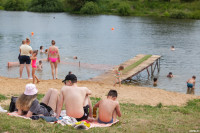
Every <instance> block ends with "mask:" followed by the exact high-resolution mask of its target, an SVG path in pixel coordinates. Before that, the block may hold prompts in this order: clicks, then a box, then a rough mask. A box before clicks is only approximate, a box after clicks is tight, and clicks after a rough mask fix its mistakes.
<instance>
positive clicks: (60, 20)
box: [0, 11, 200, 95]
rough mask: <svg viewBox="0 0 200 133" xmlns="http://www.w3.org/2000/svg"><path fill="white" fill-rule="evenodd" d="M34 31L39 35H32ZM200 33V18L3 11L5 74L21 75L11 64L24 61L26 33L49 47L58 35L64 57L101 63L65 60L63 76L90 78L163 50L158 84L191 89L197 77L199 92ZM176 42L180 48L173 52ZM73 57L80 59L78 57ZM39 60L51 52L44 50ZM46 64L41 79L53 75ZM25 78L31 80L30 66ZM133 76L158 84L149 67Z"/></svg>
mask: <svg viewBox="0 0 200 133" xmlns="http://www.w3.org/2000/svg"><path fill="white" fill-rule="evenodd" d="M54 17H55V18H54ZM112 27H113V28H115V30H113V31H112V30H111V28H112ZM31 32H34V33H35V34H34V36H32V37H31ZM199 35H200V21H199V20H174V19H165V18H146V17H120V16H110V15H99V16H76V15H69V14H66V13H31V12H7V11H0V76H6V77H19V68H18V67H12V68H9V69H8V68H7V62H15V61H18V60H17V56H18V54H19V46H20V45H21V41H22V40H24V39H25V38H26V37H29V38H30V39H31V46H32V48H33V49H39V46H41V45H43V46H44V48H48V47H49V46H50V45H51V40H52V39H54V40H55V41H56V45H57V46H58V47H59V50H60V55H61V60H62V61H64V62H78V61H81V63H87V64H95V65H96V67H97V68H96V69H93V68H79V67H77V66H74V65H70V64H59V68H58V78H60V79H63V78H64V77H65V75H66V74H67V73H68V71H72V72H73V73H75V74H76V75H77V76H78V79H79V80H87V79H89V78H92V77H94V76H97V75H99V74H101V73H103V72H105V70H106V69H107V68H109V67H110V66H114V65H118V64H120V63H122V62H124V61H126V60H128V59H130V58H132V57H134V56H136V55H137V54H157V55H161V56H162V59H161V71H160V73H159V74H156V76H157V77H158V86H157V88H162V89H165V90H168V91H176V92H182V93H185V91H186V80H187V79H188V78H190V77H191V76H192V75H196V76H197V81H196V82H197V83H196V92H197V93H196V94H198V95H200V61H199V59H200V47H199V46H200V37H199ZM172 45H174V46H175V49H176V50H175V51H171V50H170V47H171V46H172ZM73 56H78V60H77V61H74V60H73V59H72V57H73ZM38 58H39V59H43V58H46V55H45V54H39V55H38ZM43 66H44V70H43V71H42V72H37V73H36V74H37V75H38V77H39V78H40V79H51V71H50V65H49V64H48V63H46V62H43ZM102 68H103V69H102ZM104 68H105V70H104ZM170 71H171V72H173V74H174V75H175V76H174V78H173V79H168V78H166V75H167V74H168V72H170ZM23 78H27V74H26V69H24V72H23ZM133 79H137V80H138V82H137V83H136V84H138V85H142V86H150V87H152V80H151V79H148V78H147V74H146V71H145V72H143V73H141V74H140V75H138V76H137V77H134V78H133Z"/></svg>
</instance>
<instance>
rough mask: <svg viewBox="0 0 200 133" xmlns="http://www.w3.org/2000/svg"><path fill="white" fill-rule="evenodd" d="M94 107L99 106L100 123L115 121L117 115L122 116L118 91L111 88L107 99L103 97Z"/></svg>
mask: <svg viewBox="0 0 200 133" xmlns="http://www.w3.org/2000/svg"><path fill="white" fill-rule="evenodd" d="M94 108H99V116H98V122H99V123H104V124H108V123H113V122H115V121H116V118H117V116H119V117H121V111H120V106H119V102H118V101H117V91H116V90H110V91H109V92H108V96H107V99H103V100H101V101H99V102H98V103H96V105H95V106H94Z"/></svg>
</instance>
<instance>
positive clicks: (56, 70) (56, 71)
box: [54, 60, 58, 79]
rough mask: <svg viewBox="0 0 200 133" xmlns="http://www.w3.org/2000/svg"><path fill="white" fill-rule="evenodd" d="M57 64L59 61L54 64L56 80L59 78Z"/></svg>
mask: <svg viewBox="0 0 200 133" xmlns="http://www.w3.org/2000/svg"><path fill="white" fill-rule="evenodd" d="M57 62H58V60H57V61H56V62H55V63H54V66H55V76H56V79H57V78H58V77H57V73H58V67H57V66H58V63H57Z"/></svg>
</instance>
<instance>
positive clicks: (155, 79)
mask: <svg viewBox="0 0 200 133" xmlns="http://www.w3.org/2000/svg"><path fill="white" fill-rule="evenodd" d="M157 81H158V79H157V78H153V86H154V87H156V86H157Z"/></svg>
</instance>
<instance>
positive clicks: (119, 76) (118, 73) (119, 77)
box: [114, 66, 124, 87]
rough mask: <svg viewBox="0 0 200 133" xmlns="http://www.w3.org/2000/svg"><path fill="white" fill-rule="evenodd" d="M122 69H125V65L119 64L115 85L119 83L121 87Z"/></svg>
mask: <svg viewBox="0 0 200 133" xmlns="http://www.w3.org/2000/svg"><path fill="white" fill-rule="evenodd" d="M122 70H124V66H119V68H118V70H115V78H116V79H115V83H114V86H115V85H116V84H117V83H119V87H120V86H121V75H122Z"/></svg>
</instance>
